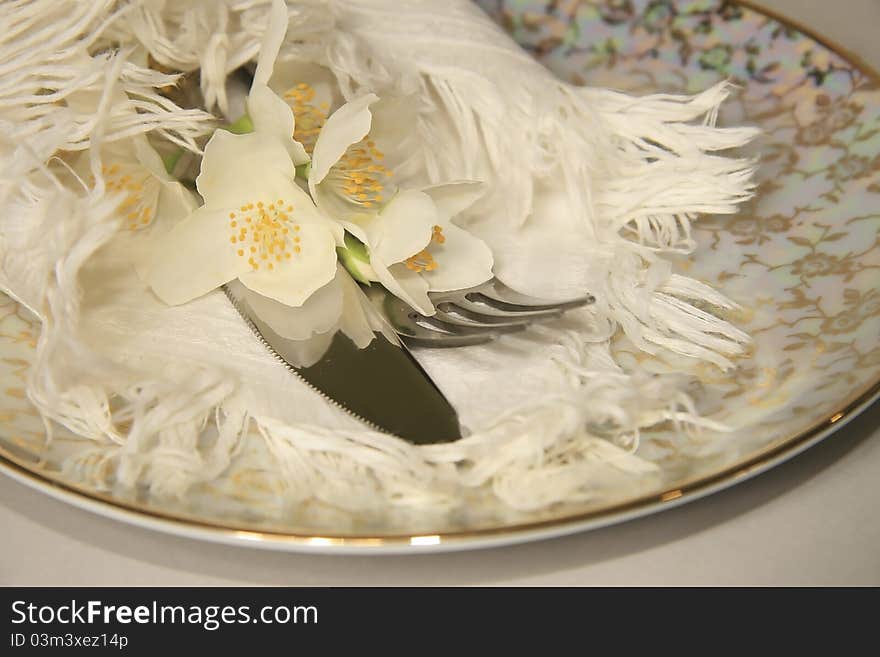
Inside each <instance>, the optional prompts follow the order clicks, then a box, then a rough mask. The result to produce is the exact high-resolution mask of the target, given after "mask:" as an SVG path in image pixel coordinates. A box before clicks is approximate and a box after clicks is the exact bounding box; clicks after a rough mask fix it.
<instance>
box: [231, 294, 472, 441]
mask: <svg viewBox="0 0 880 657" xmlns="http://www.w3.org/2000/svg"><path fill="white" fill-rule="evenodd" d="M223 291H224V292H225V293H226V296H227V297H228V298H229V300H230V302H231V303H232V305H233V306H234V307H235V309H236V310H237V311H238V314H239V315H241V317H242V319H244V321H245V322H246V323H247V324H248V326H249V327H250V328H251V330H252V331H253V332H254V333H255V334H256V336H257V337H258V338H259V339H260V341H261V342H262V343H263V345H264V346H265V347H266V348H267V349H268V350H269V351H270V353H272V355H273V356H275V358H277V359H278V360H279V361H281V362H283V363H284V365H285V366H286V367H287V369H288V370H290V371H291V372H292V373H293V374H294V375H295V376H298V377H299V378H300V379H302V380H303V381H305V382H306V383H307V384H308V385H309V386H310V387H311V388H313V389H314V390H315V391H317V392H318V393H319V394H321V395H322V396H323V397H324V398H326V399H327V400H328V401H330V402H331V403H333V404H335V405H336V406H338V407H339V408H341V409H342V410H344V411H346V412H348V413H349V414H351V415H353V416H355V417H357V418H358V419H360V420H361V421H363V422H365V423H366V424H368V425H370V426H372V427H373V428H375V429H378V430H380V431H384V432H386V433H390V434H394V435H395V436H398V437H400V438H403V439H404V440H406V441H408V442H411V443H415V444H433V443H444V442H452V441H454V440H458V439H459V438H461V427H460V426H459V421H458V414H457V413H456V412H455V409H454V408H453V407H452V405H451V404H450V403H449V401H448V400H447V399H446V397H445V396H444V395H443V393H442V392H441V391H440V389H439V388H438V387H437V385H436V384H435V383H434V381H432V380H431V378H430V377H429V376H428V374H427V373H426V372H425V371H424V369H423V368H422V366H421V365H420V364H419V363H418V361H417V360H416V359H415V358H414V357H413V355H412V354H411V353H410V352H409V350H408V349H407V348H406V346H404V345H403V344H402V343H400V342H397V343H393V342H391V341H390V340H389V339H388V337H386V335H384V334H383V333H381V332H376V333H375V339H373V340H372V341H371V342H370V344H369V345H367V346H366V347H365V348H363V349H359V348H358V347H357V346H356V345H355V344H354V342H352V341H351V340H350V339H349V338H348V337H347V336H346V335H345V334H344V333H343V332H342V331H337V333H336V334H335V335H334V336H333V338H332V341H331V342H330V344H329V347H327V348H326V351H324V352H323V355H322V356H321V357H320V358H319V359H318V360H317V362H315V363H314V364H311V365H309V366H305V367H301V366H298V365H297V364H296V363H297V362H303V361H302V360H301V359H302V356H301V354H302V343H301V341H295V340H289V339H287V338H284V337H282V336H280V335H278V334H277V333H276V332H275V331H273V330H272V328H271V327H270V326H268V325H267V324H266V323H265V322H264V321H262V320H261V319H260V318H259V316H257V315H256V313H254V312H253V311H252V310H251V308H250V307H249V306H248V304H247V301H246V300H245V299H243V298H240V297H239V296H237V295H236V294H234V293H233V291H232V290H230V288H229V286H224V287H223Z"/></svg>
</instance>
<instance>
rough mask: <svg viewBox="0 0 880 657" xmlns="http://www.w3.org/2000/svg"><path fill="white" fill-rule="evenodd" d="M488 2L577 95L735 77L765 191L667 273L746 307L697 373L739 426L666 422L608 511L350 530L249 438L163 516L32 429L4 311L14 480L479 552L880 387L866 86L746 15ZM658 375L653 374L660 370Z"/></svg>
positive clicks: (785, 28) (870, 105)
mask: <svg viewBox="0 0 880 657" xmlns="http://www.w3.org/2000/svg"><path fill="white" fill-rule="evenodd" d="M479 4H480V5H481V6H482V7H483V8H484V9H486V10H487V11H488V12H489V13H490V15H492V16H493V17H494V18H495V19H496V20H497V21H498V22H499V23H500V24H501V25H503V26H504V27H506V28H507V29H508V30H509V31H510V33H511V34H512V35H513V36H514V38H515V39H516V40H517V41H519V42H520V43H521V44H522V45H523V47H524V48H526V49H527V50H529V51H530V52H532V53H533V54H534V55H535V56H536V57H537V58H538V59H539V60H540V61H542V62H543V63H544V64H546V65H547V66H548V67H549V68H550V69H551V70H553V71H554V72H555V73H556V74H557V75H559V76H560V77H562V78H563V79H567V80H570V81H572V82H574V83H577V84H590V85H595V86H608V87H612V88H617V89H621V90H624V91H632V92H647V91H657V90H660V91H670V92H686V93H695V92H698V91H700V90H702V89H705V88H706V87H708V86H709V85H711V84H712V83H714V82H716V81H718V80H719V79H722V78H731V79H732V80H734V81H735V82H737V83H738V85H739V87H740V90H739V93H738V94H737V95H736V96H735V97H734V98H733V99H732V100H731V101H729V102H728V104H727V105H726V106H725V108H724V110H723V112H722V115H721V121H722V122H724V123H728V124H740V123H745V124H753V125H757V126H759V127H761V128H762V129H763V131H764V135H763V137H762V138H761V139H760V140H759V141H758V143H757V144H755V146H754V147H753V152H754V155H755V156H756V157H759V158H760V169H759V173H758V179H759V182H760V187H759V194H758V196H757V198H756V199H755V200H754V201H752V202H750V203H749V204H748V205H747V206H746V207H745V208H743V211H742V212H741V213H740V214H738V215H736V216H731V217H717V218H706V219H704V220H702V221H701V222H699V223H698V224H697V226H696V228H695V232H694V235H695V238H696V239H697V241H698V243H699V248H698V250H697V252H696V253H695V255H694V256H693V257H691V258H687V259H685V258H681V259H679V261H678V262H677V263H676V264H677V266H678V267H679V268H680V270H681V271H683V272H686V273H687V274H688V275H689V276H694V277H696V278H698V279H700V280H703V281H705V282H707V283H709V284H711V285H713V286H715V287H717V288H719V289H721V290H723V291H724V292H725V293H726V294H727V295H729V296H730V297H731V298H733V299H734V300H736V301H737V302H738V303H739V304H740V305H741V306H742V308H743V309H742V310H741V311H739V312H737V313H735V314H732V315H731V317H730V319H732V320H734V321H735V322H736V323H737V324H738V325H740V326H742V327H743V328H744V329H745V330H747V331H748V332H749V333H750V334H751V335H752V336H754V338H755V344H754V348H753V349H752V351H751V353H750V354H749V355H748V356H747V357H745V358H742V359H741V360H740V361H739V362H738V363H737V367H736V368H735V369H734V370H733V371H731V372H728V373H723V374H722V373H719V371H718V370H717V369H715V368H713V367H711V366H700V367H697V368H696V370H695V372H694V374H695V377H694V379H693V383H692V386H691V390H690V392H691V393H692V394H693V396H694V398H695V399H696V401H697V403H698V406H699V408H700V410H701V411H702V412H703V413H704V414H707V415H709V416H710V417H712V418H713V419H717V420H719V421H722V422H724V423H726V424H727V425H729V426H731V427H732V428H733V429H734V430H733V431H732V432H731V433H729V434H727V435H724V436H717V435H702V436H696V437H693V438H692V439H689V440H680V439H677V438H676V437H675V434H674V433H673V432H672V431H671V430H670V429H669V428H668V427H658V428H657V429H655V430H653V431H650V432H647V434H646V435H645V436H643V439H642V445H641V447H640V452H639V453H640V454H641V455H643V456H645V457H646V458H649V459H651V460H654V461H655V462H658V463H660V464H662V466H663V473H664V474H663V476H662V477H660V478H658V479H657V480H654V481H651V482H650V484H649V485H647V486H641V487H639V488H638V489H634V490H632V491H626V492H625V493H620V494H619V496H618V497H612V498H609V497H603V498H599V499H596V500H593V501H591V502H588V503H579V504H571V505H561V506H559V507H554V508H551V509H549V510H545V511H543V512H540V513H534V514H525V513H513V512H510V511H508V510H503V509H499V508H495V507H493V506H492V505H491V504H488V503H487V502H486V501H485V500H475V502H477V503H476V504H470V505H468V504H464V503H463V508H464V507H469V510H468V512H467V513H462V512H460V511H459V512H457V513H455V514H449V513H448V512H446V511H443V512H441V511H439V510H438V512H437V513H432V512H430V510H428V511H427V512H426V511H425V510H420V511H419V513H418V514H414V513H403V512H394V513H392V512H390V511H389V512H388V513H381V512H380V513H378V514H370V515H368V516H365V517H361V518H352V517H351V516H350V515H348V514H344V513H341V512H340V513H336V514H334V513H328V511H327V509H321V510H320V511H318V510H315V509H313V508H311V507H310V506H309V505H303V507H302V508H300V509H298V510H297V511H296V513H293V514H292V513H291V512H290V509H287V510H285V513H284V514H281V513H280V512H279V509H277V508H276V507H275V506H274V505H275V504H277V500H278V498H279V496H278V495H277V494H276V493H277V491H278V490H279V489H280V482H279V481H278V479H277V475H273V474H272V473H271V471H269V469H268V468H266V467H263V466H264V464H265V458H266V455H265V454H264V453H261V452H260V450H259V447H258V446H257V445H256V441H254V443H255V445H254V446H253V447H252V448H251V449H250V450H249V451H247V452H246V453H245V454H243V455H242V457H241V458H240V459H239V460H238V462H237V463H236V464H235V465H234V466H233V467H232V468H231V469H230V471H229V473H228V475H227V476H226V477H225V478H223V479H222V480H220V481H219V482H216V483H215V484H214V485H212V486H211V487H203V488H202V489H201V490H199V491H198V492H197V493H196V494H194V495H193V496H192V499H188V500H184V501H181V502H176V503H169V502H163V503H158V502H155V501H152V500H150V499H149V498H148V497H145V496H144V494H143V492H124V491H113V490H96V489H94V488H91V487H90V486H89V479H90V478H89V473H90V472H95V471H97V470H96V469H100V468H101V467H103V462H102V459H101V456H100V455H99V454H97V453H94V452H92V451H90V449H89V441H86V440H83V439H80V438H77V437H76V436H73V435H72V434H69V433H66V432H64V431H59V432H58V433H57V434H56V436H55V438H54V440H53V441H52V446H51V449H49V450H47V449H46V439H45V429H44V427H43V425H42V421H41V420H40V418H39V417H38V416H37V414H36V413H35V411H34V410H33V408H32V407H31V406H30V405H29V403H28V401H27V399H26V397H25V394H24V386H25V380H26V377H27V373H28V363H29V362H30V359H31V358H32V354H33V347H34V345H35V341H36V339H37V335H38V327H37V324H36V322H35V321H34V320H33V318H32V317H30V316H29V314H28V313H27V312H26V311H24V310H23V309H21V308H20V307H19V306H18V305H17V304H16V303H15V302H13V301H11V300H9V299H5V298H4V299H3V300H2V302H0V392H2V393H3V394H2V395H0V454H2V455H3V456H4V457H5V458H4V460H5V465H6V467H7V468H13V467H14V468H17V470H16V471H17V472H18V474H20V475H22V476H30V475H31V473H36V475H37V476H36V477H34V479H35V480H37V481H39V480H43V481H45V480H53V481H55V482H57V483H58V484H60V485H62V486H65V487H69V488H70V489H72V490H74V489H75V490H78V491H82V492H84V494H85V495H88V496H90V497H91V498H92V499H99V500H103V501H104V502H106V503H107V504H109V505H115V507H117V508H119V509H128V510H134V511H135V512H137V513H139V514H141V516H143V517H154V518H157V519H160V520H163V521H167V522H169V523H172V524H174V523H176V524H177V525H178V526H182V527H185V528H187V529H199V528H201V529H204V530H206V531H208V533H207V534H205V536H206V537H213V538H218V537H219V538H221V540H234V539H235V538H236V537H238V538H246V539H248V540H261V541H266V542H270V543H271V542H276V543H277V544H278V545H279V546H287V547H291V546H292V547H296V548H303V549H306V548H308V547H316V546H317V547H322V546H323V547H333V546H348V547H355V548H363V549H367V550H369V549H373V548H376V547H381V546H388V545H394V544H399V545H404V544H405V545H410V544H412V545H427V544H430V545H438V544H450V545H452V544H460V543H461V542H462V540H463V541H464V542H465V543H468V542H470V543H471V544H478V543H480V541H481V540H482V541H486V540H487V537H489V536H495V537H497V536H504V535H507V536H511V537H515V536H516V535H520V536H523V537H525V536H526V535H527V534H528V532H529V531H530V530H536V529H537V530H540V529H541V528H551V529H552V528H555V529H556V533H564V532H565V530H566V528H569V529H571V530H574V529H576V528H585V527H587V526H595V525H600V524H608V523H609V522H613V521H615V520H619V519H623V518H625V517H629V516H631V515H633V514H637V513H639V512H644V511H645V510H647V509H650V508H658V507H662V504H663V503H666V502H669V501H677V500H683V499H685V500H686V499H688V498H689V497H695V496H697V495H699V494H701V492H705V491H707V490H711V489H713V487H716V488H717V487H719V486H721V485H724V484H725V483H730V482H731V481H735V480H737V479H738V478H740V477H741V476H742V475H743V474H745V473H748V472H751V471H754V470H756V469H761V468H763V467H767V466H768V465H769V464H771V463H773V462H775V461H774V459H777V460H778V459H779V458H781V457H782V456H784V455H785V454H786V453H792V452H794V451H796V450H797V449H799V448H800V447H801V446H803V445H805V444H808V443H809V441H810V440H813V439H815V438H816V437H818V436H820V435H821V432H822V431H824V430H826V429H827V428H828V427H830V426H831V425H832V424H833V423H834V422H835V421H837V420H840V419H841V418H844V417H846V416H847V413H850V412H852V411H853V410H854V409H856V408H857V407H858V406H859V405H860V404H863V403H864V402H866V401H867V400H868V399H869V398H870V397H871V396H872V395H875V394H876V393H877V392H878V390H880V154H878V153H880V84H878V83H880V78H878V77H877V76H876V74H874V73H872V72H870V71H869V70H867V68H865V67H859V66H857V65H856V64H854V63H853V61H852V60H851V59H848V58H846V57H844V56H843V55H841V54H839V52H835V50H834V49H832V48H830V47H828V46H826V45H823V43H822V42H821V39H819V38H817V37H812V36H810V35H808V34H806V33H805V32H804V31H802V30H799V29H797V28H795V27H793V26H792V25H790V24H788V23H786V22H784V21H782V20H779V19H777V18H774V17H771V16H769V15H767V14H766V13H763V12H761V11H759V10H756V9H753V8H751V7H750V6H749V5H748V4H746V3H733V2H725V1H723V0H678V1H676V2H672V1H671V0H525V1H523V0H479ZM617 350H618V355H619V357H620V359H621V360H622V361H623V362H624V363H626V362H630V361H641V362H643V361H644V360H645V359H646V358H647V356H645V355H644V354H641V353H638V352H636V351H635V350H633V349H632V348H631V347H629V346H628V345H627V344H626V341H625V340H622V339H621V340H619V341H618V342H617ZM667 365H669V364H664V363H663V362H662V361H657V362H656V367H657V368H658V369H662V368H663V367H665V366H667ZM677 365H679V366H680V365H681V364H680V363H678V364H677ZM165 528H166V529H167V528H169V527H165ZM211 531H214V532H215V535H213V536H212V535H211V534H210V532H211ZM216 532H219V534H217V533H216ZM416 535H420V536H416ZM424 535H427V538H430V539H431V540H430V541H428V540H427V539H426V536H424ZM416 539H418V540H416ZM423 539H424V540H423ZM512 540H516V539H515V538H514V539H512ZM523 540H524V539H523Z"/></svg>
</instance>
